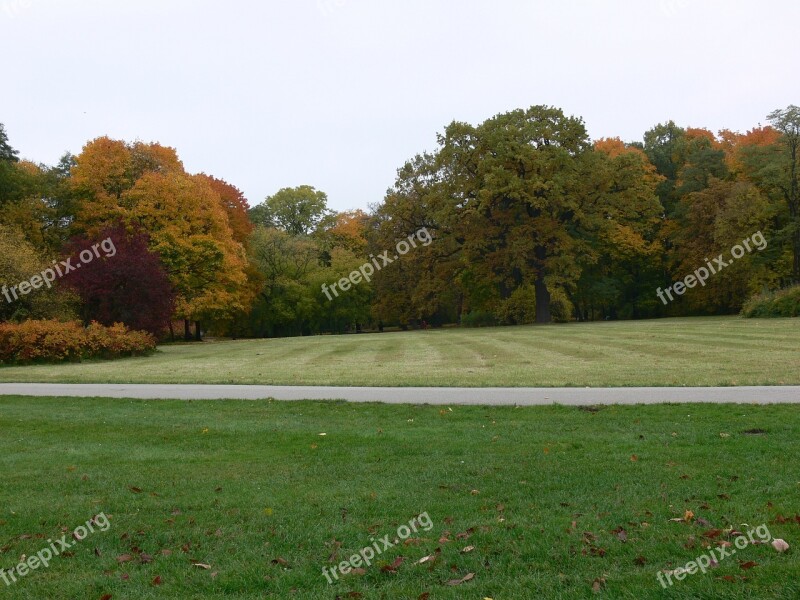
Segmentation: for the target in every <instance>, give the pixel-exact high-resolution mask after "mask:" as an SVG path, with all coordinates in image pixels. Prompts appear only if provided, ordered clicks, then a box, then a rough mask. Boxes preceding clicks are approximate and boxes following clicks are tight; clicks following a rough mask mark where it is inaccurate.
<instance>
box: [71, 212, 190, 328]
mask: <svg viewBox="0 0 800 600" xmlns="http://www.w3.org/2000/svg"><path fill="white" fill-rule="evenodd" d="M98 239H102V240H107V239H110V240H111V241H112V243H113V247H114V255H113V256H100V257H97V258H95V259H94V260H93V261H92V262H91V263H90V265H88V266H87V268H84V269H76V270H75V271H73V272H72V273H69V274H67V275H65V277H64V279H63V282H64V284H65V285H67V286H68V287H69V288H71V289H73V290H75V292H76V293H77V294H78V296H79V297H80V299H81V301H82V308H81V314H82V316H83V319H84V322H86V323H89V322H91V321H97V322H99V323H102V324H103V325H108V326H110V325H113V324H114V323H124V324H125V325H127V326H128V327H130V328H131V329H135V330H142V331H147V332H149V333H151V334H153V335H155V336H159V335H161V334H162V333H163V332H164V330H165V329H166V328H167V327H168V324H169V321H170V318H171V317H172V313H173V311H174V308H175V293H174V292H173V290H172V284H171V283H170V280H169V277H168V276H167V274H166V272H165V271H164V268H163V267H162V266H161V262H160V260H159V257H158V255H157V254H155V253H153V252H151V251H150V250H148V241H149V238H148V236H147V235H146V234H144V233H140V232H129V231H127V230H126V229H125V228H124V227H122V226H116V227H114V228H109V229H105V230H103V231H102V232H101V233H100V235H99V238H98ZM92 243H93V240H89V239H86V238H75V239H73V240H71V241H70V243H69V244H68V246H67V247H66V253H67V254H68V255H73V256H74V255H77V254H78V253H79V252H81V251H82V250H84V249H85V248H90V247H91V245H92Z"/></svg>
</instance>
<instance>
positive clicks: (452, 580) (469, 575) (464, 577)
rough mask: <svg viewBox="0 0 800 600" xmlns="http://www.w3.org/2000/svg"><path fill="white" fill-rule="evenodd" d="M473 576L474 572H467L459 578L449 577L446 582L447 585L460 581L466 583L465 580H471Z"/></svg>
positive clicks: (459, 582)
mask: <svg viewBox="0 0 800 600" xmlns="http://www.w3.org/2000/svg"><path fill="white" fill-rule="evenodd" d="M474 578H475V573H467V574H466V575H464V576H463V577H462V578H461V579H451V580H450V581H448V582H447V585H461V584H462V583H466V582H467V581H472V580H473V579H474Z"/></svg>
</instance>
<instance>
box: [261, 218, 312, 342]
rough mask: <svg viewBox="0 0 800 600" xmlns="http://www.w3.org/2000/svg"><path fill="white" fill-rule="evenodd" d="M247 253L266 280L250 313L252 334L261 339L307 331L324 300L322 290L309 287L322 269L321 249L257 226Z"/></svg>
mask: <svg viewBox="0 0 800 600" xmlns="http://www.w3.org/2000/svg"><path fill="white" fill-rule="evenodd" d="M248 252H249V255H250V260H251V261H252V263H253V265H254V266H255V267H256V269H257V270H258V272H259V273H260V275H261V277H262V281H263V284H262V286H261V288H260V290H259V292H258V301H257V302H256V304H255V306H254V307H253V311H252V314H251V324H252V325H251V326H252V328H253V332H254V333H255V334H256V335H258V336H259V337H272V336H275V335H279V334H284V335H287V334H294V335H297V334H300V333H303V332H304V331H305V332H308V331H309V330H310V328H311V323H310V320H311V317H312V314H313V313H314V312H315V310H316V306H317V305H319V303H320V302H321V301H322V298H321V292H320V289H319V288H317V289H316V290H315V289H312V288H311V286H310V285H309V278H310V277H311V276H312V275H313V274H314V272H315V271H318V270H319V250H318V248H317V247H316V245H315V244H314V242H313V240H312V239H311V238H308V237H305V236H292V235H289V234H288V233H287V232H285V231H283V230H281V229H276V228H274V227H263V226H258V227H256V229H255V231H254V232H253V235H252V237H251V240H250V244H249V250H248Z"/></svg>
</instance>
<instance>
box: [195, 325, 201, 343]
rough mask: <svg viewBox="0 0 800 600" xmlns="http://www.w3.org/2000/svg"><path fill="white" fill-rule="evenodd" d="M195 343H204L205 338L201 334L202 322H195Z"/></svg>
mask: <svg viewBox="0 0 800 600" xmlns="http://www.w3.org/2000/svg"><path fill="white" fill-rule="evenodd" d="M194 341H195V342H202V341H203V336H202V335H201V334H200V321H195V322H194Z"/></svg>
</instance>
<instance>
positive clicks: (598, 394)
mask: <svg viewBox="0 0 800 600" xmlns="http://www.w3.org/2000/svg"><path fill="white" fill-rule="evenodd" d="M3 395H6V396H8V395H13V396H70V397H102V398H134V399H149V400H158V399H176V400H221V399H231V400H259V399H266V398H273V399H275V400H346V401H348V402H384V403H388V404H444V405H447V404H478V405H489V406H501V405H511V406H514V405H516V406H541V405H547V404H564V405H571V406H586V405H592V404H664V403H684V402H689V403H695V402H713V403H726V402H729V403H737V404H788V403H800V386H752V387H623V388H453V387H318V386H273V385H166V384H165V385H162V384H114V383H111V384H93V383H92V384H90V383H85V384H84V383H78V384H61V383H0V396H3Z"/></svg>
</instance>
